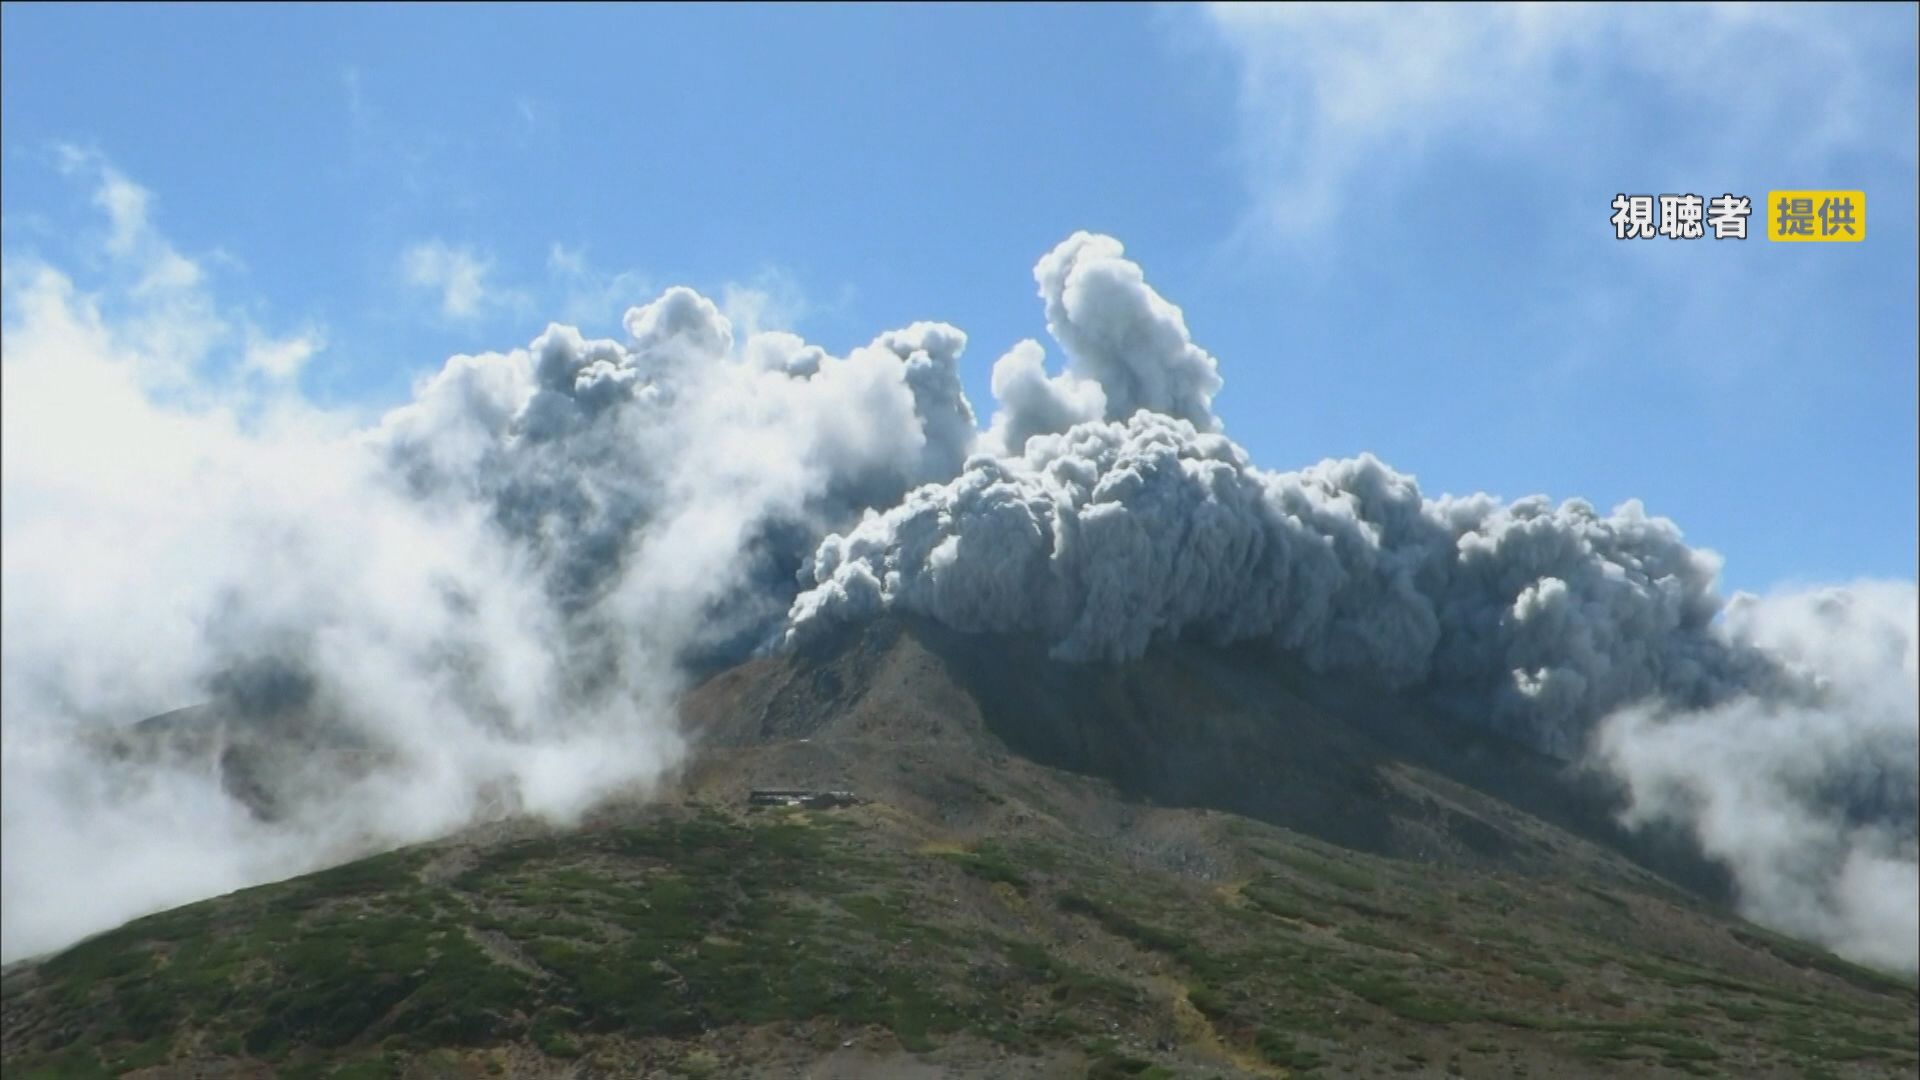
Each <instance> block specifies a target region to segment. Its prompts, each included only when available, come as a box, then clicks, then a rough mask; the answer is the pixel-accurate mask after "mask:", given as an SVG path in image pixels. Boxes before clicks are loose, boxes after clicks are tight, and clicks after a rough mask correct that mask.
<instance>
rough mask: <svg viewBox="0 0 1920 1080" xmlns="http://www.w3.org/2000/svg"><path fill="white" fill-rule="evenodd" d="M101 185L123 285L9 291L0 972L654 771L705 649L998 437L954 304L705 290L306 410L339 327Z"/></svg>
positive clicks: (94, 163)
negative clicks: (830, 344) (913, 319)
mask: <svg viewBox="0 0 1920 1080" xmlns="http://www.w3.org/2000/svg"><path fill="white" fill-rule="evenodd" d="M72 171H73V173H74V175H77V176H82V177H84V178H86V179H87V180H88V181H89V182H91V183H93V184H95V185H97V187H98V190H99V192H100V197H99V200H98V201H99V203H100V205H101V206H102V208H103V210H104V211H105V212H106V213H107V215H108V218H109V222H108V223H109V226H110V228H109V229H108V230H107V231H106V237H105V239H104V240H103V241H102V242H101V243H100V245H99V248H100V251H101V252H102V253H103V254H104V256H105V257H106V258H107V260H108V262H109V264H110V272H109V273H108V274H106V275H105V280H103V281H102V282H100V283H99V284H98V285H97V286H95V287H90V288H83V287H82V286H81V285H79V284H77V283H76V281H75V280H74V279H72V278H71V277H69V276H68V275H66V274H65V273H62V272H61V271H60V270H58V269H56V268H54V267H52V266H49V265H46V264H44V263H39V262H35V261H31V260H12V259H10V260H9V262H8V264H7V267H6V281H5V290H4V299H5V336H4V348H3V352H0V370H3V371H4V379H5V382H4V424H3V425H0V432H3V436H4V443H5V446H4V490H5V499H4V533H5V544H4V553H3V555H0V596H4V602H3V604H0V609H3V611H4V629H5V633H4V646H3V649H4V658H3V659H4V664H0V671H3V674H0V693H3V695H4V696H3V699H0V716H3V717H4V722H3V724H0V737H3V738H4V743H5V747H4V748H5V753H4V757H3V758H0V762H3V764H0V768H3V769H4V782H3V783H0V829H4V848H5V850H6V859H5V863H4V872H3V874H0V890H3V891H4V900H5V902H4V905H0V911H3V912H4V914H3V916H0V918H3V920H4V923H3V926H0V930H3V933H0V938H3V939H4V941H3V944H0V955H4V957H5V958H6V959H13V958H15V957H19V956H23V955H29V954H33V953H37V952H41V951H44V950H47V949H50V948H54V947H58V946H60V945H63V944H66V943H68V942H71V941H73V940H74V939H76V938H78V937H80V936H82V935H84V934H86V933H90V932H93V931H97V930H99V929H103V928H105V927H107V926H110V925H113V924H115V923H118V922H120V921H123V920H125V919H126V918H129V917H132V916H134V915H138V914H140V913H143V912H145V911H150V910H154V909H157V908H162V907H166V906H171V905H174V904H178V903H181V902H185V901H189V900H193V899H197V898H199V897H203V896H206V895H210V894H212V893H216V892H220V891H223V890H226V889H230V888H233V887H235V886H238V885H244V884H249V883H254V882H258V881H261V880H266V879H270V878H273V877H278V876H284V875H287V874H291V873H295V872H299V871H302V870H306V869H311V868H314V867H316V866H320V865H324V864H327V863H330V862H334V861H338V860H339V859H341V858H345V857H348V856H349V855H352V854H355V853H359V852H364V851H367V850H369V849H372V848H377V847H381V846H387V845H391V844H396V843H401V842H406V841H410V840H417V839H423V838H426V837H430V836H433V835H437V834H440V833H444V832H446V831H449V830H451V829H453V828H456V827H458V826H460V825H461V824H463V823H465V822H468V821H471V820H473V819H474V818H475V817H478V816H484V815H488V814H498V813H502V812H508V811H516V810H517V811H526V812H532V813H536V814H543V815H547V816H550V817H555V818H560V819H565V818H567V817H570V816H571V815H573V814H576V813H578V812H579V811H580V810H582V809H584V808H585V807H586V806H587V805H589V804H591V803H592V802H594V801H595V800H597V799H599V798H601V797H603V796H604V795H606V794H607V793H608V792H610V791H612V790H614V789H615V788H617V787H620V786H624V785H640V786H642V787H644V786H645V785H647V784H648V783H651V782H652V781H654V780H656V779H657V778H658V777H659V776H660V774H661V773H662V772H663V771H664V770H666V769H668V768H671V767H672V765H673V763H674V762H675V761H676V760H677V758H678V756H679V754H680V752H681V747H680V745H679V742H678V739H677V737H676V735H675V733H674V728H673V725H672V723H671V704H672V700H673V697H674V694H675V692H676V691H677V689H678V688H679V686H680V685H681V682H682V679H683V675H682V672H683V671H684V670H685V665H686V663H687V662H688V661H689V660H696V661H705V660H709V659H711V658H713V657H726V656H735V655H739V654H740V653H741V652H742V651H743V650H744V649H746V648H749V647H751V646H752V645H754V644H757V643H759V642H761V641H763V640H765V639H766V637H767V636H768V635H769V634H770V633H771V632H772V631H773V629H774V628H776V627H777V626H778V625H779V624H780V622H781V620H782V618H783V616H784V613H785V611H786V608H787V606H788V603H789V602H790V600H791V597H792V594H793V591H794V574H795V571H796V570H797V568H798V567H799V565H800V563H801V562H802V560H803V559H804V556H805V554H806V552H808V551H810V550H811V549H812V547H813V546H814V544H815V543H817V541H818V538H819V536H820V535H822V534H823V533H824V531H825V530H826V529H827V528H829V527H830V526H835V525H840V524H844V523H846V522H847V521H848V520H850V517H849V515H851V514H853V513H855V512H856V511H857V510H858V508H860V507H862V506H865V505H870V504H874V503H877V504H880V505H885V504H888V503H891V502H892V501H894V500H896V499H897V498H898V497H899V495H900V494H901V493H902V492H903V491H905V490H906V489H907V488H908V487H910V486H911V485H913V484H916V483H920V482H922V481H925V480H928V479H933V478H941V477H944V476H947V475H951V473H952V472H953V470H954V469H956V468H957V467H958V464H959V462H960V461H961V460H963V459H964V457H965V456H966V454H967V453H968V452H969V450H970V448H971V444H972V442H973V439H974V428H975V422H974V418H973V413H972V411H971V408H970V406H969V405H968V404H967V402H966V399H965V397H964V396H963V395H962V394H961V391H960V384H959V379H958V376H957V370H956V364H957V362H958V359H959V355H960V352H961V349H962V348H963V347H964V345H965V340H966V339H965V336H964V335H962V334H961V333H960V332H959V331H957V330H955V329H953V328H952V327H948V326H943V325H940V324H932V323H925V324H918V325H915V326H912V327H909V328H906V329H904V330H900V331H896V332H893V333H890V334H885V335H882V336H881V337H880V338H878V339H876V341H875V342H874V343H873V344H872V345H870V346H866V347H863V348H860V349H856V350H854V351H853V352H852V353H851V354H849V355H848V356H846V357H836V356H830V355H827V354H826V353H825V352H824V351H822V350H818V349H814V348H811V347H808V346H806V345H805V344H804V343H803V342H800V341H799V340H798V339H797V338H793V337H792V336H791V335H784V334H772V335H766V336H765V337H764V338H763V337H753V338H750V339H749V340H747V341H745V342H740V341H737V340H736V339H735V335H734V331H733V328H732V325H731V324H730V322H729V320H728V319H727V318H726V317H725V316H724V315H722V314H721V312H720V310H719V309H718V308H717V307H716V306H715V305H714V304H713V303H712V302H711V301H709V300H708V299H706V298H705V297H702V296H700V295H699V294H697V293H694V292H692V291H691V290H687V289H680V288H676V289H669V290H667V291H666V292H665V293H663V294H661V295H660V296H659V297H658V298H657V299H655V300H654V301H652V302H650V303H647V304H643V305H641V306H638V307H635V308H633V309H631V310H630V311H628V313H627V315H626V318H625V319H624V327H625V329H626V333H627V339H626V340H624V341H612V340H590V339H587V338H585V337H584V336H583V335H581V334H580V333H579V332H578V331H577V330H575V329H573V328H570V327H565V326H551V327H549V328H548V329H547V330H546V331H545V332H544V333H542V334H541V335H540V336H539V337H537V338H536V339H535V340H534V341H533V342H532V343H531V344H530V345H529V346H528V347H527V348H525V349H516V350H511V351H508V352H502V353H487V354H482V355H477V356H456V357H454V358H452V359H451V360H449V361H448V362H447V363H446V365H445V366H444V367H443V368H442V369H441V370H440V371H439V372H437V373H435V374H434V375H432V376H430V377H429V378H427V379H425V380H423V381H422V382H421V384H420V385H419V386H418V387H417V388H416V391H415V394H414V397H413V400H411V401H410V402H408V403H406V404H405V405H402V406H401V407H399V408H396V409H394V410H392V411H390V412H389V413H387V414H386V415H385V416H383V417H381V418H379V419H378V421H377V422H375V423H373V424H372V425H370V426H369V425H366V424H363V423H361V422H359V421H358V420H356V419H355V418H354V417H351V416H348V415H344V414H337V413H332V412H328V411H326V410H323V409H320V408H317V407H315V406H313V405H312V404H310V403H308V402H306V401H304V400H303V399H301V398H300V397H299V396H298V392H297V388H296V387H295V386H294V385H293V384H292V383H291V380H290V379H289V378H288V376H291V375H293V374H295V373H297V369H298V367H299V366H300V364H301V363H303V362H304V361H305V360H306V358H307V357H308V356H309V355H311V353H312V351H313V349H315V348H317V347H318V345H317V341H316V339H317V333H316V334H313V335H309V334H308V333H307V332H304V331H303V332H298V333H294V334H281V335H271V334H266V333H264V332H262V331H259V330H258V329H257V328H256V327H254V326H253V325H252V323H250V322H248V321H247V320H246V319H245V318H244V317H243V316H241V315H239V314H236V313H234V312H233V311H230V310H228V309H226V308H223V307H222V306H221V305H220V304H219V303H218V301H217V298H216V297H215V296H214V295H213V294H212V292H211V291H210V289H209V286H208V283H207V280H206V278H205V276H204V275H201V274H199V273H197V271H196V272H194V273H180V272H175V271H171V270H168V269H167V268H168V267H172V266H177V265H186V266H189V267H191V266H193V265H194V264H193V263H192V261H191V260H190V259H187V258H186V257H185V256H183V255H181V254H180V253H179V252H177V251H176V250H174V249H173V248H172V247H171V246H170V245H168V244H167V243H166V242H165V240H164V238H162V237H161V236H160V235H159V233H158V232H157V231H156V230H155V228H154V226H153V223H152V221H151V220H149V216H148V208H149V207H150V206H151V199H150V197H149V196H148V195H147V194H146V193H145V192H144V190H143V189H140V188H139V187H138V186H137V185H135V184H133V183H132V182H131V181H129V180H127V179H126V178H125V177H123V176H120V175H119V174H118V173H115V172H113V171H112V170H111V168H110V167H108V166H107V165H106V164H105V163H104V162H103V161H101V160H99V159H98V158H97V157H85V158H81V159H76V160H75V161H74V162H73V163H72ZM442 262H445V260H442ZM445 268H446V267H444V266H443V267H442V269H445ZM460 277H461V275H460V274H441V275H439V276H438V277H437V278H436V279H435V280H436V281H438V282H439V283H440V284H441V285H444V286H446V287H447V288H451V289H454V290H455V291H456V292H458V291H459V290H460V289H464V288H466V286H465V285H462V284H461V281H460V280H459V279H460ZM442 279H444V280H442ZM156 282H157V284H156ZM462 295H465V294H464V293H463V294H462ZM455 299H456V300H457V301H458V303H455V304H454V306H455V307H461V306H463V305H464V304H465V303H466V301H465V300H459V298H458V297H456V298H455ZM468 299H471V300H473V301H474V302H475V303H478V302H480V301H479V299H478V298H475V297H468ZM775 357H777V358H778V360H777V361H776V360H770V359H769V358H775ZM260 374H266V375H268V376H270V377H269V378H268V379H266V380H261V379H259V378H258V377H257V376H258V375H260ZM209 699H211V700H212V701H213V702H214V703H215V709H214V710H213V711H212V712H211V713H203V714H202V715H201V718H200V719H199V720H198V721H194V722H192V723H187V724H186V726H185V727H182V726H181V724H182V723H184V722H181V721H178V720H177V718H176V719H174V720H169V721H166V722H163V723H159V724H158V727H157V728H156V726H155V725H152V724H149V725H143V726H142V727H141V728H140V729H138V730H137V731H133V732H129V729H128V725H129V724H130V723H131V722H133V721H136V720H139V719H140V718H142V717H147V716H152V715H155V714H158V713H162V712H165V711H167V710H170V709H175V708H178V707H181V706H189V705H194V704H196V703H198V702H201V701H206V700H209ZM196 724H197V726H195V725H196ZM276 739H278V740H281V741H283V742H284V743H286V744H287V745H289V746H292V747H294V748H296V749H297V751H298V752H297V753H296V754H293V755H291V756H289V755H284V754H283V755H280V756H278V757H276V756H274V755H273V754H272V753H270V752H268V751H263V750H262V747H270V746H271V745H272V744H273V742H274V740H276ZM263 753H264V754H266V756H265V757H262V756H261V755H262V754H263ZM235 761H242V762H249V763H250V764H248V766H247V768H246V769H245V770H241V771H242V772H245V773H246V775H236V770H235V768H234V762H235ZM249 785H254V786H259V785H265V786H266V787H268V788H270V789H271V790H268V791H265V792H261V791H257V790H245V789H248V786H249ZM242 795H251V797H252V798H251V801H250V802H249V801H248V800H247V799H243V798H241V796H242Z"/></svg>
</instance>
